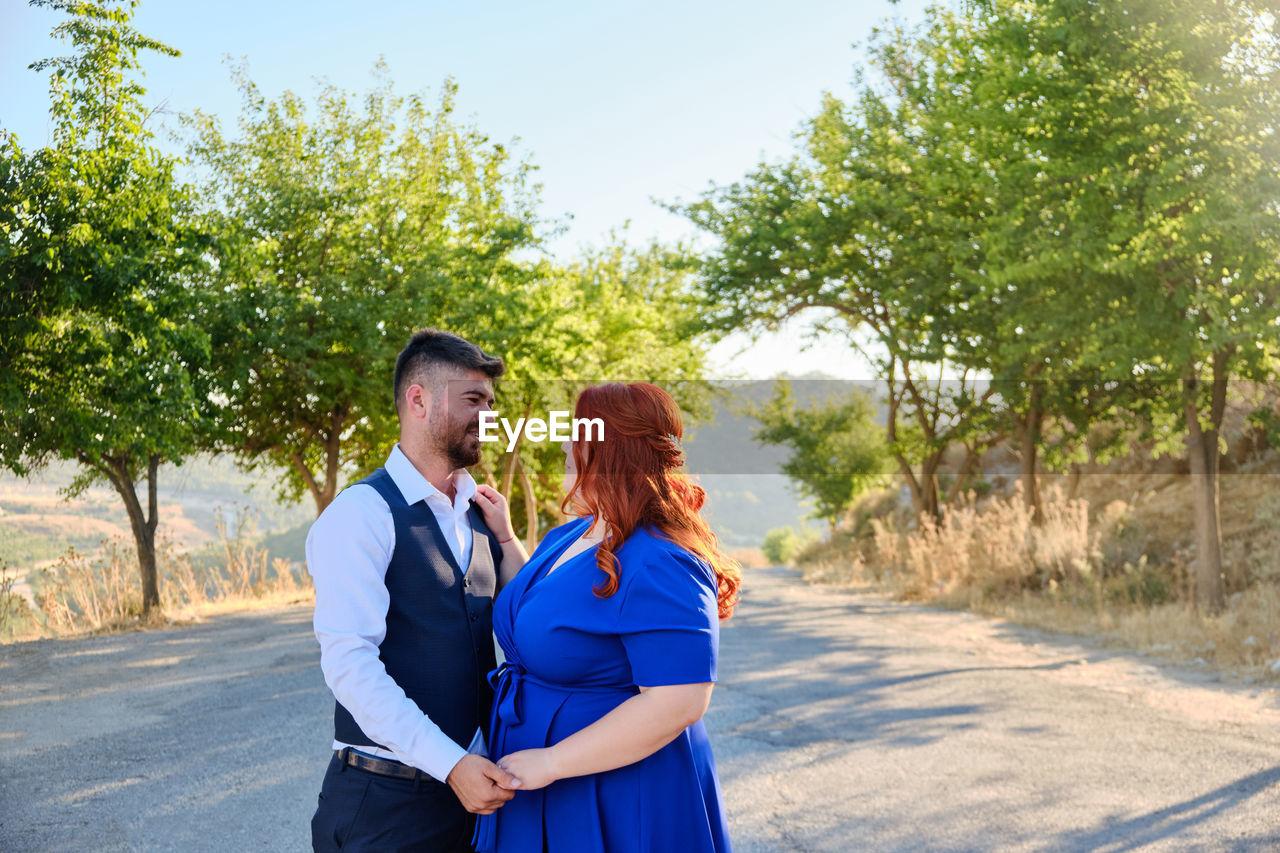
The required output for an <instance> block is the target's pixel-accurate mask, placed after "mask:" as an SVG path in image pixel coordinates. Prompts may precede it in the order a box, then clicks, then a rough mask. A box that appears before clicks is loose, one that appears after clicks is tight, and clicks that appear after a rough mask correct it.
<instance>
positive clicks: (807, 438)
mask: <svg viewBox="0 0 1280 853" xmlns="http://www.w3.org/2000/svg"><path fill="white" fill-rule="evenodd" d="M755 417H756V419H757V420H759V421H760V423H761V429H760V430H758V431H757V432H756V435H755V438H756V440H757V441H759V442H761V443H765V444H778V445H785V446H786V447H788V448H790V450H791V454H790V457H789V458H788V459H787V461H786V462H784V463H783V465H782V473H784V474H786V475H787V476H788V477H790V478H791V479H792V480H793V481H795V482H796V483H797V484H798V485H799V488H800V491H801V492H802V493H804V494H805V495H806V496H808V497H810V498H812V499H813V500H814V503H815V504H816V507H815V509H814V516H815V517H816V518H825V519H826V520H827V522H828V523H829V524H830V525H831V529H832V531H833V532H834V531H835V529H836V525H837V523H838V522H839V520H840V519H841V518H842V517H843V516H844V514H845V512H846V511H847V510H848V509H849V507H850V506H851V505H852V504H853V501H854V499H855V498H857V497H858V495H860V494H862V493H863V492H865V491H867V490H868V489H870V488H873V487H875V486H879V485H882V484H883V483H884V481H885V479H886V478H885V469H886V467H887V465H886V463H887V461H888V454H887V452H886V450H885V445H884V439H883V434H882V433H881V431H880V425H879V424H878V423H876V417H875V403H874V400H873V399H872V396H871V395H870V394H868V393H866V392H862V391H855V392H853V393H852V394H850V395H848V396H846V397H844V398H843V399H841V398H836V399H831V400H827V401H824V402H818V401H815V400H810V401H809V404H808V405H807V406H804V407H801V406H799V405H798V404H797V403H796V400H795V396H794V394H793V393H792V391H791V385H790V383H788V382H785V381H779V382H778V383H777V387H776V388H775V389H774V395H773V398H772V399H770V400H769V402H768V403H766V404H765V405H764V406H763V407H761V409H760V410H759V411H758V412H757V413H756V415H755Z"/></svg>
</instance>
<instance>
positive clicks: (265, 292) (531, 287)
mask: <svg viewBox="0 0 1280 853" xmlns="http://www.w3.org/2000/svg"><path fill="white" fill-rule="evenodd" d="M234 76H235V79H236V80H237V82H238V84H239V86H240V89H241V92H242V95H243V104H244V105H243V111H242V113H241V116H240V118H239V126H238V131H239V133H238V136H237V137H236V138H227V137H225V136H224V135H223V133H222V130H221V127H220V124H219V122H218V121H217V120H216V119H214V118H212V117H210V116H207V115H204V114H200V113H197V114H195V115H194V116H193V117H192V118H191V119H190V122H189V124H190V126H191V127H192V128H193V130H194V132H195V139H194V142H193V144H192V153H193V155H194V157H195V159H196V160H197V161H198V162H200V163H201V164H202V165H203V166H204V167H205V168H206V170H207V174H208V176H209V180H208V182H207V184H206V199H207V201H208V204H209V205H210V206H211V208H213V209H214V210H216V211H217V213H218V214H219V215H220V216H221V222H222V229H221V241H220V251H219V256H218V260H219V270H218V281H219V284H220V288H219V289H220V291H221V292H222V293H223V299H222V304H221V306H220V307H219V309H218V310H217V311H216V312H215V313H214V314H213V315H212V316H211V317H210V328H211V332H212V334H213V337H214V341H215V345H216V346H217V347H218V348H219V350H220V351H221V352H223V353H224V354H225V357H226V358H227V360H228V361H229V362H230V363H231V365H232V367H231V369H228V370H226V371H225V372H224V373H223V375H222V376H221V377H219V378H218V390H219V395H220V399H222V400H223V401H224V403H225V406H224V407H223V410H222V411H223V413H224V419H225V422H226V426H227V438H226V441H225V445H224V446H225V447H226V448H227V449H229V450H231V451H232V452H234V453H236V454H237V456H238V458H239V459H240V460H241V461H242V462H243V463H244V464H245V465H246V466H248V467H254V466H257V465H265V466H267V467H270V468H272V469H275V470H278V471H279V472H280V473H281V474H282V477H283V481H282V484H281V493H282V495H283V496H284V497H286V498H291V499H294V500H297V499H300V498H301V497H302V496H303V495H310V496H311V498H312V500H313V501H314V503H315V507H316V512H317V513H319V512H321V511H323V510H324V508H325V507H326V506H328V504H329V502H330V501H332V500H333V498H334V496H335V495H336V494H337V490H338V488H339V483H340V480H341V479H342V478H343V477H344V476H346V475H348V474H351V473H358V472H360V471H362V470H363V471H367V470H369V469H371V468H373V467H376V466H377V465H378V464H381V462H382V460H383V458H384V457H385V453H386V451H387V448H388V446H389V445H390V443H391V442H393V441H394V440H395V436H396V432H397V428H396V423H395V406H394V402H393V400H392V394H391V387H390V386H391V377H392V374H393V372H394V365H395V359H396V356H397V354H398V353H399V351H400V349H401V348H402V347H403V346H404V344H405V342H406V341H407V340H408V339H409V336H410V334H411V333H412V332H413V331H414V330H416V329H418V328H422V327H424V326H436V327H439V328H444V329H448V330H450V331H454V332H457V333H459V334H462V335H464V336H466V337H467V338H469V339H471V340H472V341H474V342H475V343H476V344H478V345H479V346H481V347H482V348H484V349H486V350H487V351H490V352H493V353H496V354H498V355H501V356H504V357H511V356H512V355H513V353H515V352H517V351H518V350H520V349H523V348H524V347H525V346H526V344H527V342H528V341H529V340H530V336H534V337H536V336H538V335H539V334H540V329H541V328H542V327H543V324H544V323H545V321H546V317H547V315H548V313H549V312H551V311H552V310H554V309H555V308H556V306H554V305H552V304H551V303H550V301H549V300H548V299H547V297H546V295H545V294H540V293H539V290H538V278H539V276H540V275H542V274H543V272H544V267H545V263H543V262H540V261H539V260H538V258H537V250H538V248H539V246H540V242H539V241H540V237H539V235H538V226H539V224H540V223H539V221H538V219H537V217H536V215H535V210H534V205H535V201H536V194H535V191H534V188H533V187H531V185H530V184H529V181H528V178H529V173H530V170H531V167H530V166H529V165H528V164H526V163H522V162H518V161H514V160H513V159H512V157H511V154H510V152H508V150H507V149H506V148H505V147H504V146H502V145H498V144H492V143H490V142H489V141H488V140H487V139H486V138H485V137H484V136H483V135H482V134H481V133H480V132H479V131H478V130H476V129H475V128H472V127H465V126H461V125H459V124H458V123H456V122H455V121H454V118H453V105H454V96H455V91H456V87H455V86H454V84H453V83H452V82H451V81H446V84H445V86H444V88H443V90H442V92H441V95H440V98H439V101H438V102H437V104H436V106H435V107H434V109H432V108H429V107H428V106H427V104H426V103H425V102H424V99H423V98H422V96H419V95H413V96H410V97H408V98H405V97H401V96H398V95H396V94H395V93H394V92H393V87H392V84H391V82H390V80H389V79H388V77H387V71H386V68H385V66H384V65H382V64H381V63H379V64H378V66H377V67H376V68H375V85H374V87H373V88H372V90H371V91H369V92H368V93H367V94H366V95H365V96H364V97H363V98H359V99H357V98H356V97H354V96H352V95H349V94H348V93H346V92H343V91H341V90H339V89H337V88H335V87H333V86H331V85H324V86H322V87H321V88H320V91H319V94H318V97H317V99H316V103H315V104H314V106H313V108H312V109H310V110H309V109H308V106H307V105H306V104H305V103H304V102H303V100H302V99H301V98H300V97H298V96H297V95H295V94H293V93H291V92H285V93H284V94H283V95H282V96H280V97H279V98H278V99H276V100H274V101H269V100H267V99H265V98H264V97H263V96H262V95H261V94H260V93H259V91H258V89H257V88H256V87H255V86H254V85H253V83H252V82H251V81H250V80H249V79H248V76H247V73H246V72H245V70H244V69H243V68H239V69H237V70H236V71H235V72H234ZM517 360H518V358H517Z"/></svg>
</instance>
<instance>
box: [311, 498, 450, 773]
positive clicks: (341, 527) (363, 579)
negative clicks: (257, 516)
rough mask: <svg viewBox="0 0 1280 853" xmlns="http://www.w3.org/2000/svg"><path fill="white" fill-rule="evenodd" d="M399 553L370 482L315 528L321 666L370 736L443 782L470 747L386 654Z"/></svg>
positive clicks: (335, 505)
mask: <svg viewBox="0 0 1280 853" xmlns="http://www.w3.org/2000/svg"><path fill="white" fill-rule="evenodd" d="M394 548H395V526H394V523H393V522H392V520H391V512H390V510H388V509H387V506H386V503H385V502H384V501H383V500H382V497H381V496H380V495H379V494H378V493H377V491H376V490H374V489H373V488H372V487H370V486H367V485H356V486H352V487H351V488H348V489H345V490H343V491H342V492H341V493H340V494H339V495H338V496H337V498H335V499H334V501H333V502H332V503H331V504H329V506H328V507H327V508H325V510H324V512H323V513H321V515H320V517H319V518H317V519H316V521H315V523H314V524H313V525H311V531H310V532H309V533H308V534H307V547H306V552H307V571H308V572H310V574H311V578H312V581H313V583H314V585H315V589H316V610H315V622H314V626H315V634H316V639H317V640H319V642H320V669H321V670H323V672H324V680H325V683H326V684H328V685H329V689H330V690H332V691H333V695H334V698H336V699H337V700H338V701H339V702H340V703H342V706H343V707H344V708H346V709H347V710H348V711H350V712H351V716H352V717H353V718H354V719H355V721H356V723H357V724H358V725H359V726H360V728H361V730H363V731H364V733H365V734H367V735H368V736H369V737H370V738H372V739H373V740H375V741H377V743H379V744H381V745H382V746H385V747H386V748H387V749H390V750H391V751H392V752H393V753H394V754H395V755H396V757H397V758H398V759H399V760H400V761H402V762H404V763H405V764H410V765H412V766H414V767H417V768H419V769H420V770H423V771H425V772H426V773H429V774H431V775H432V776H433V777H435V778H436V779H439V780H440V781H442V782H443V781H444V780H445V779H446V778H447V777H448V775H449V773H450V771H452V770H453V766H454V765H455V764H457V763H458V760H459V759H461V758H462V757H463V756H464V755H465V754H466V750H465V749H463V748H462V747H461V746H459V745H458V744H456V743H454V742H453V740H452V739H450V738H449V736H448V735H446V734H445V733H444V732H442V731H441V730H440V727H439V726H437V725H436V724H435V723H433V722H432V721H431V719H430V718H429V717H427V716H426V715H425V714H423V713H422V711H421V709H419V708H418V706H417V704H415V703H414V701H413V700H412V699H410V698H409V697H408V696H406V695H405V692H404V690H403V689H401V687H400V685H398V684H396V682H395V680H394V679H393V678H392V677H391V676H390V675H388V674H387V669H386V666H385V665H383V663H382V660H381V659H380V658H379V657H378V647H379V646H380V645H381V644H382V640H383V639H384V638H385V637H386V634H387V609H388V608H389V606H390V603H391V596H390V594H389V593H388V592H387V586H386V574H387V566H388V565H389V564H390V562H391V553H392V551H393V550H394Z"/></svg>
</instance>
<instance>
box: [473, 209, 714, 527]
mask: <svg viewBox="0 0 1280 853" xmlns="http://www.w3.org/2000/svg"><path fill="white" fill-rule="evenodd" d="M694 273H695V265H694V263H693V262H692V255H691V253H690V252H689V251H688V250H687V249H686V248H684V247H682V246H670V247H668V246H663V245H661V244H658V243H652V244H650V245H648V246H645V247H640V248H634V247H631V246H630V245H628V243H627V242H626V234H625V231H624V232H617V233H614V234H611V235H610V237H609V239H608V241H607V242H606V243H605V244H604V245H603V246H602V247H599V248H596V249H591V248H588V249H584V250H582V251H581V252H580V254H579V255H578V256H577V257H576V258H573V259H572V260H570V261H568V262H563V263H556V264H552V265H548V267H547V268H546V273H545V276H544V277H543V278H542V279H541V280H540V282H539V291H538V298H539V299H540V300H546V301H547V303H548V306H549V307H548V310H547V312H546V314H545V315H544V316H545V320H544V322H543V325H542V326H541V327H539V328H537V329H531V330H530V331H529V334H528V335H527V336H525V337H524V338H523V339H521V341H520V344H519V346H517V347H515V348H514V349H513V350H512V361H511V370H510V371H509V373H508V375H507V376H504V377H503V379H502V382H501V389H500V393H499V395H498V398H499V399H498V406H499V407H500V408H501V409H502V410H504V412H508V413H509V414H507V415H504V416H507V417H511V416H514V417H520V416H526V417H527V416H529V415H537V416H544V413H545V412H547V411H551V410H557V409H558V410H563V411H570V410H572V408H573V402H574V400H575V398H576V397H577V394H578V392H579V391H581V390H582V389H583V388H584V387H586V386H587V385H588V384H592V383H596V382H621V381H645V382H653V383H656V384H659V385H661V386H662V387H663V388H664V389H665V390H666V391H668V392H669V393H670V394H671V395H672V397H673V398H674V399H675V400H676V402H677V403H678V404H679V405H680V407H681V410H682V412H683V414H684V416H685V420H686V423H687V424H688V423H692V422H695V421H696V420H697V419H699V418H700V417H701V416H703V415H706V414H708V413H709V407H708V401H709V398H710V395H711V388H710V387H709V386H708V384H707V383H706V382H705V381H703V379H702V373H703V365H704V362H705V358H706V350H707V346H708V344H709V343H710V340H711V338H712V336H713V334H714V333H708V332H707V330H706V329H705V328H704V327H703V325H702V322H701V317H700V314H699V308H700V303H699V300H698V298H697V293H696V287H695V283H694V280H693V276H694ZM482 467H483V469H484V470H485V472H486V475H487V476H488V477H489V478H490V479H491V480H492V481H493V485H495V487H497V488H498V489H499V490H500V491H502V492H503V494H506V495H508V496H509V497H510V499H511V505H512V506H513V507H515V506H518V505H520V504H523V506H524V510H525V512H524V530H525V539H526V541H527V542H528V543H529V545H530V547H532V546H533V544H534V543H536V542H537V539H538V532H539V530H540V528H541V527H542V525H544V524H548V523H558V522H559V521H561V520H563V519H562V514H561V513H560V508H559V503H560V497H561V494H562V492H561V488H560V485H561V474H562V471H563V468H564V454H563V453H562V452H561V450H560V447H559V445H557V444H554V443H550V442H544V443H536V444H529V443H526V442H523V441H518V442H517V444H516V447H515V449H514V451H513V452H511V453H506V452H505V447H502V448H499V447H496V446H495V447H491V448H490V449H488V450H487V451H486V454H485V458H484V461H483V462H482Z"/></svg>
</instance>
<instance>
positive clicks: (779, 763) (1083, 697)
mask: <svg viewBox="0 0 1280 853" xmlns="http://www.w3.org/2000/svg"><path fill="white" fill-rule="evenodd" d="M747 583H748V592H747V596H746V598H745V601H744V603H743V604H742V605H741V606H740V608H739V612H738V615H737V616H735V618H734V620H733V621H732V623H730V624H729V625H726V626H725V627H724V629H723V632H722V644H721V661H720V683H719V684H718V686H717V688H716V691H715V694H714V696H713V698H712V702H711V709H710V711H709V712H708V714H707V724H708V727H709V729H710V731H711V737H712V744H713V746H714V748H715V750H716V755H717V759H718V761H719V766H720V775H721V780H722V783H723V785H724V790H725V797H726V802H727V804H728V809H729V815H730V822H731V832H732V836H733V840H734V844H735V848H736V849H737V850H739V851H854V850H868V851H905V850H929V851H933V850H939V851H985V850H1027V851H1058V850H1068V851H1070V850H1104V851H1128V850H1179V851H1181V850H1232V851H1252V850H1280V698H1278V696H1277V693H1276V691H1275V689H1274V688H1267V687H1256V686H1253V687H1246V686H1240V685H1231V684H1226V683H1222V682H1219V681H1217V680H1216V677H1215V676H1213V675H1211V674H1208V673H1204V672H1199V671H1197V670H1194V669H1178V668H1172V667H1165V666H1160V665H1157V664H1155V663H1153V662H1152V661H1150V660H1149V659H1146V658H1144V657H1142V656H1139V655H1134V654H1124V653H1117V652H1114V651H1107V650H1104V649H1101V648H1099V647H1097V646H1093V645H1089V644H1087V643H1081V642H1080V641H1078V640H1072V639H1066V638H1061V637H1057V636H1054V635H1049V634H1042V633H1039V632H1034V631H1029V630H1026V629H1019V628H1015V627H1013V626H1009V625H1007V624H1004V623H1000V622H991V621H988V620H984V619H979V618H977V617H974V616H971V615H968V614H957V613H947V612H942V611H937V610H932V609H928V608H920V607H914V606H908V605H902V604H897V603H893V602H888V601H885V600H883V599H880V598H877V597H874V596H867V595H859V594H855V593H851V592H848V591H844V590H836V589H829V588H815V587H809V586H807V585H805V584H804V583H803V582H801V581H800V580H799V579H798V578H797V577H796V576H795V575H794V574H793V573H791V572H788V571H785V570H781V569H775V570H766V571H753V572H750V573H749V574H748V578H747ZM309 620H310V613H309V611H308V610H305V609H298V608H295V609H286V610H273V611H258V612H250V613H241V614H234V615H227V616H219V617H216V618H211V619H209V620H208V621H207V622H204V623H202V624H199V625H195V626H191V627H185V628H179V629H173V630H168V631H154V632H149V633H135V634H124V635H117V636H112V637H101V638H95V639H89V640H77V641H62V642H53V641H40V642H35V643H25V644H18V645H11V646H3V647H0V850H3V851H28V850H40V851H45V850H75V851H80V850H94V851H107V850H183V851H187V850H217V851H224V850H272V851H277V850H279V851H286V850H306V849H309V847H308V844H309V842H308V821H309V819H310V815H311V811H312V809H313V807H314V804H315V795H316V792H317V790H318V788H319V783H320V777H321V775H322V772H323V768H324V764H325V762H326V761H327V759H328V751H327V750H328V743H329V737H330V735H329V732H330V726H331V721H330V716H331V709H332V705H331V701H332V700H331V699H330V697H329V694H328V691H327V690H326V688H325V686H324V683H323V680H322V679H321V676H320V670H319V665H318V657H319V653H318V649H317V647H316V644H315V641H314V639H313V637H312V636H311V630H310V621H309ZM671 853H676V851H671Z"/></svg>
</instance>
